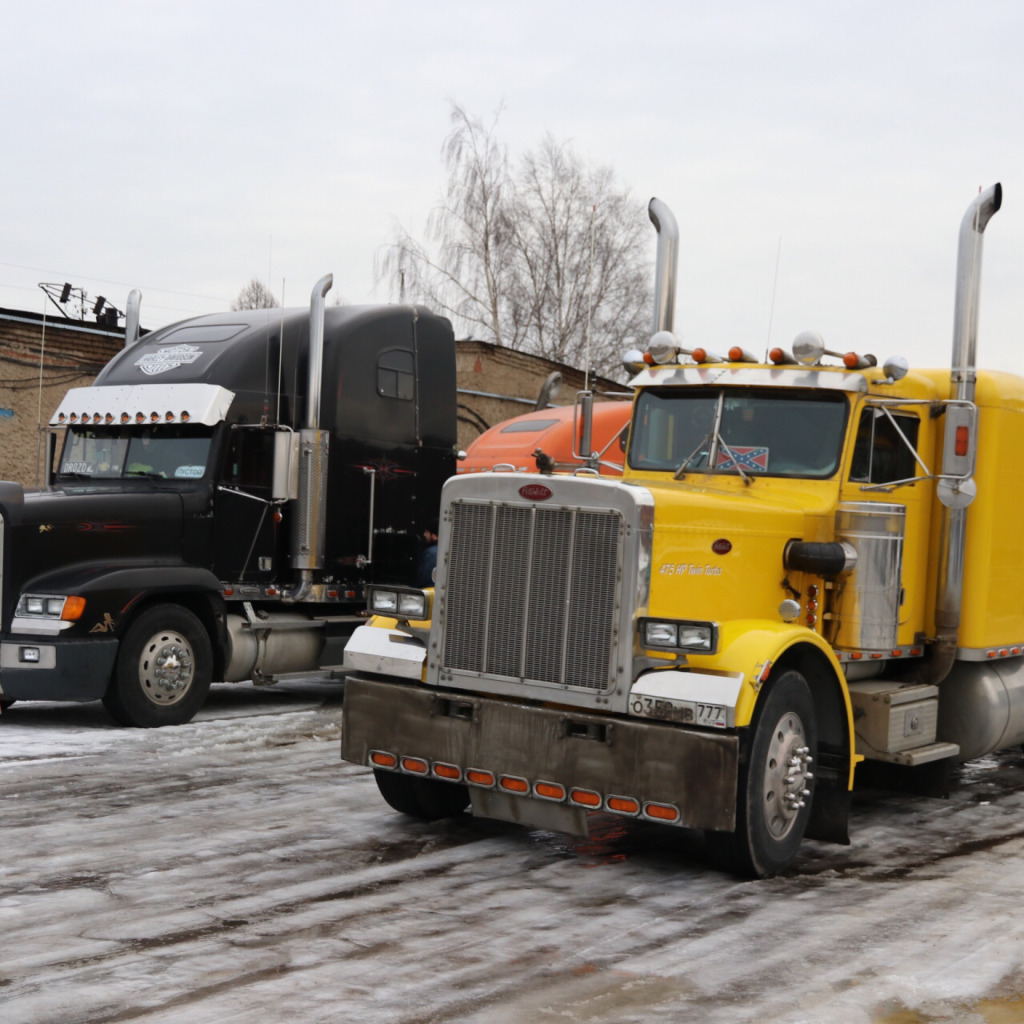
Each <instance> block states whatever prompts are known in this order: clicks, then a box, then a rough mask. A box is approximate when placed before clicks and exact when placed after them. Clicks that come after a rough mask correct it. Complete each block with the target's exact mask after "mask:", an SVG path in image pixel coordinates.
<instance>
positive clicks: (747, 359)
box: [729, 345, 757, 363]
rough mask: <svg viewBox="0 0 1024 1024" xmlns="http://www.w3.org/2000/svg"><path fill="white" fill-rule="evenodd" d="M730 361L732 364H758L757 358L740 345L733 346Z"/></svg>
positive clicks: (730, 351)
mask: <svg viewBox="0 0 1024 1024" xmlns="http://www.w3.org/2000/svg"><path fill="white" fill-rule="evenodd" d="M729 361H730V362H731V363H756V362H757V356H755V355H754V354H753V353H752V352H748V351H747V350H746V349H745V348H741V347H740V346H739V345H733V347H732V348H731V349H729Z"/></svg>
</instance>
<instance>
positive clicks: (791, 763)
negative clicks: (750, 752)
mask: <svg viewBox="0 0 1024 1024" xmlns="http://www.w3.org/2000/svg"><path fill="white" fill-rule="evenodd" d="M813 760H814V758H813V757H812V756H811V752H810V748H809V747H808V746H807V738H806V734H805V732H804V723H803V722H802V721H801V719H800V716H799V715H798V714H796V713H794V712H789V713H788V714H785V715H783V716H782V718H781V719H779V723H778V725H776V727H775V732H774V734H773V736H772V740H771V743H770V744H769V746H768V759H767V762H766V764H765V773H764V790H763V793H762V799H763V801H764V812H765V813H764V818H765V823H766V824H767V826H768V832H769V834H770V835H771V836H772V838H773V839H783V838H785V836H786V835H788V833H789V831H790V829H792V827H793V824H794V822H795V821H796V819H797V816H798V815H799V813H800V811H801V809H802V808H803V807H804V806H806V803H807V797H809V796H810V795H811V790H810V786H809V783H810V780H811V779H813V778H814V775H813V774H812V773H811V771H810V766H811V762H812V761H813Z"/></svg>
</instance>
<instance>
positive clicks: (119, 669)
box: [103, 604, 213, 729]
mask: <svg viewBox="0 0 1024 1024" xmlns="http://www.w3.org/2000/svg"><path fill="white" fill-rule="evenodd" d="M212 673H213V650H212V647H211V645H210V638H209V636H208V635H207V633H206V630H205V629H204V628H203V624H202V623H201V622H200V621H199V619H198V618H196V616H195V615H194V614H193V613H192V612H190V611H189V610H188V609H187V608H183V607H182V606H181V605H177V604H160V605H154V606H153V607H151V608H147V609H146V610H145V611H144V612H142V614H141V615H139V617H138V618H137V619H135V621H134V622H132V624H131V625H130V626H129V627H128V630H127V631H126V632H125V635H124V639H122V641H121V646H120V650H119V651H118V655H117V664H116V665H115V667H114V677H113V679H111V681H110V685H109V686H108V687H107V692H106V694H105V695H104V697H103V705H104V707H106V709H107V711H108V712H109V713H110V715H111V717H113V719H114V720H115V721H116V722H118V723H119V724H120V725H129V726H137V727H139V728H143V729H149V728H153V727H155V726H160V725H182V724H184V723H185V722H188V721H191V720H192V718H193V717H194V716H195V714H196V712H197V711H198V710H199V709H200V708H201V707H202V706H203V702H204V701H205V700H206V695H207V693H208V692H209V690H210V680H211V676H212Z"/></svg>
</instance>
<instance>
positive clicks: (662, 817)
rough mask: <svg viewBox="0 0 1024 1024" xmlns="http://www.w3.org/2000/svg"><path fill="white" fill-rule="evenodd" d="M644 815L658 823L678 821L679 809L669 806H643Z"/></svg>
mask: <svg viewBox="0 0 1024 1024" xmlns="http://www.w3.org/2000/svg"><path fill="white" fill-rule="evenodd" d="M644 814H645V815H646V816H647V817H648V818H655V819H656V820H658V821H678V820H679V808H678V807H673V806H672V805H671V804H645V805H644Z"/></svg>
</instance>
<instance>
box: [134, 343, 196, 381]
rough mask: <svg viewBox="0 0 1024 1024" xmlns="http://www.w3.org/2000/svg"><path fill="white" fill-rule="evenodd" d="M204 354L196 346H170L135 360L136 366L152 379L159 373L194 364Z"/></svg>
mask: <svg viewBox="0 0 1024 1024" xmlns="http://www.w3.org/2000/svg"><path fill="white" fill-rule="evenodd" d="M202 354H203V350H202V349H201V348H196V346H195V345H169V346H168V347H167V348H162V349H160V350H159V351H157V352H147V353H146V355H144V356H142V358H140V359H136V360H135V365H136V366H137V367H138V368H139V369H140V370H142V372H143V373H146V374H149V376H151V377H152V376H154V375H155V374H157V373H164V372H165V371H167V370H175V369H177V368H178V367H179V366H185V365H186V364H188V363H194V362H195V361H196V360H197V359H198V358H199V357H200V356H201V355H202Z"/></svg>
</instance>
